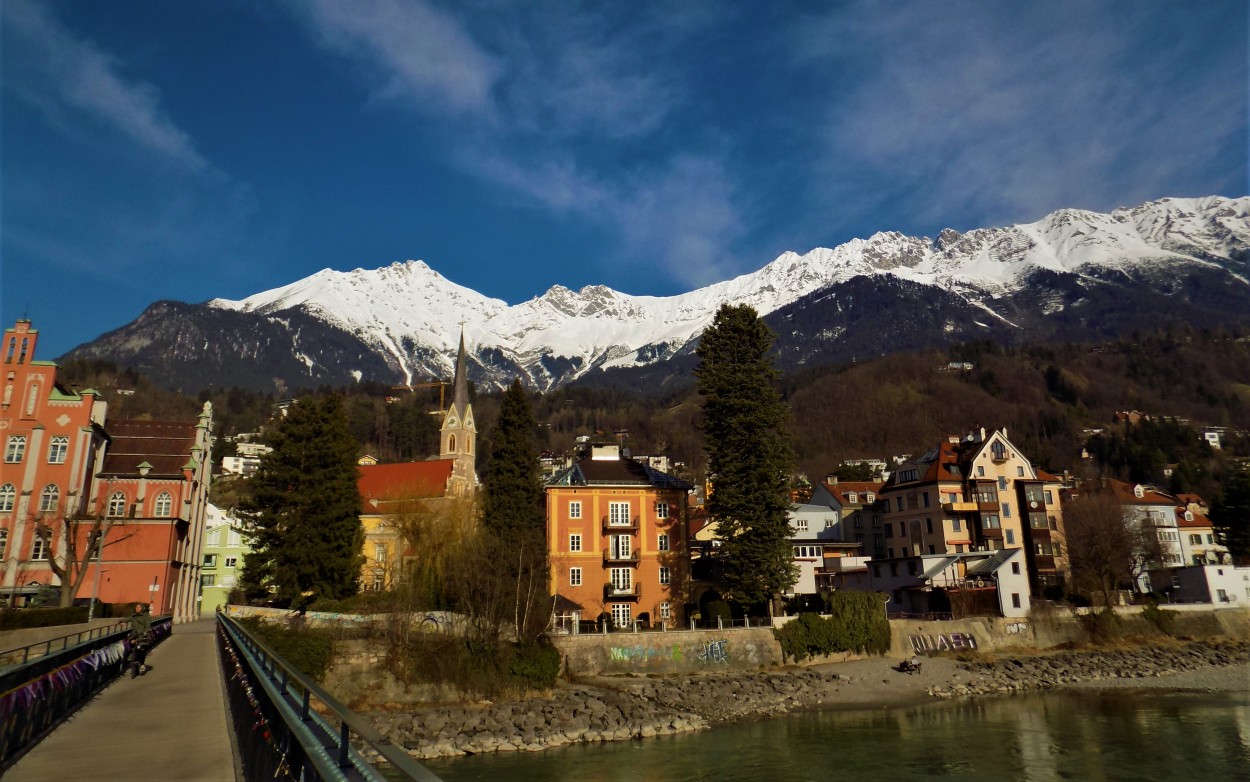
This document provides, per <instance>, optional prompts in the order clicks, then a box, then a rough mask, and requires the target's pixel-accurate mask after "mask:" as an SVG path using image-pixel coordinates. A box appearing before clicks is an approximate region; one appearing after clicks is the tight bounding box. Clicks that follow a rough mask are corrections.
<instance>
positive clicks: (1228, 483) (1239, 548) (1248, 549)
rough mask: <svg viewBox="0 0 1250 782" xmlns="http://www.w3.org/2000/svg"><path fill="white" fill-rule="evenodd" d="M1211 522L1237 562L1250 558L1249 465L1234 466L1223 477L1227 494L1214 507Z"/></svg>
mask: <svg viewBox="0 0 1250 782" xmlns="http://www.w3.org/2000/svg"><path fill="white" fill-rule="evenodd" d="M1211 522H1212V524H1214V525H1215V529H1216V531H1218V532H1219V534H1220V541H1221V542H1222V543H1223V544H1224V545H1225V546H1227V547H1228V552H1229V554H1231V555H1232V556H1233V557H1234V561H1237V562H1241V561H1243V560H1244V559H1246V558H1247V557H1250V467H1241V468H1235V469H1233V470H1231V471H1230V473H1229V474H1228V476H1227V477H1226V478H1225V479H1224V496H1223V497H1221V498H1220V501H1219V502H1217V503H1216V504H1215V507H1214V508H1212V509H1211Z"/></svg>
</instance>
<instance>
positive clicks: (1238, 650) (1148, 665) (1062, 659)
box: [928, 641, 1250, 698]
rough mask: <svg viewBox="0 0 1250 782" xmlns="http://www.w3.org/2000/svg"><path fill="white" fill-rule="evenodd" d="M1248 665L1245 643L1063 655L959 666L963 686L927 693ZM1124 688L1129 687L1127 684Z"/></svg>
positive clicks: (1249, 647)
mask: <svg viewBox="0 0 1250 782" xmlns="http://www.w3.org/2000/svg"><path fill="white" fill-rule="evenodd" d="M1247 664H1250V642H1245V641H1227V642H1215V643H1201V642H1196V643H1189V644H1183V645H1177V646H1146V647H1138V648H1132V649H1114V650H1098V651H1064V652H1057V653H1055V654H1047V655H1042V656H1036V657H1011V658H1008V659H1004V660H994V661H978V662H969V663H964V664H963V665H962V667H963V668H964V669H965V670H966V671H967V673H968V676H967V677H966V679H967V680H966V681H958V682H953V683H950V684H947V685H945V686H944V685H941V684H936V685H933V686H931V687H929V689H928V692H929V694H930V695H933V696H934V697H937V698H957V697H963V696H968V695H992V694H998V693H1010V692H1025V691H1030V690H1043V689H1050V688H1053V687H1062V686H1067V685H1082V684H1086V685H1088V684H1089V683H1097V682H1100V681H1109V680H1133V679H1153V678H1160V677H1172V676H1176V675H1178V674H1181V673H1184V672H1187V671H1196V670H1201V669H1206V668H1213V667H1223V666H1230V665H1247ZM1117 684H1119V683H1118V682H1117ZM1128 686H1132V684H1131V682H1129V683H1128Z"/></svg>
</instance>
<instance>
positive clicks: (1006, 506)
mask: <svg viewBox="0 0 1250 782" xmlns="http://www.w3.org/2000/svg"><path fill="white" fill-rule="evenodd" d="M1003 518H1004V519H1009V518H1011V503H1010V502H1004V503H1003Z"/></svg>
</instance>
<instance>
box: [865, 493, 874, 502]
mask: <svg viewBox="0 0 1250 782" xmlns="http://www.w3.org/2000/svg"><path fill="white" fill-rule="evenodd" d="M874 499H875V497H874V496H873V494H872V493H871V492H869V493H868V494H865V495H864V502H867V503H869V504H872V502H873V500H874Z"/></svg>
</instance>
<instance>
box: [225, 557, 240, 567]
mask: <svg viewBox="0 0 1250 782" xmlns="http://www.w3.org/2000/svg"><path fill="white" fill-rule="evenodd" d="M225 566H226V567H238V566H239V558H238V557H226V559H225Z"/></svg>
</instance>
